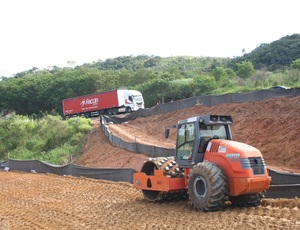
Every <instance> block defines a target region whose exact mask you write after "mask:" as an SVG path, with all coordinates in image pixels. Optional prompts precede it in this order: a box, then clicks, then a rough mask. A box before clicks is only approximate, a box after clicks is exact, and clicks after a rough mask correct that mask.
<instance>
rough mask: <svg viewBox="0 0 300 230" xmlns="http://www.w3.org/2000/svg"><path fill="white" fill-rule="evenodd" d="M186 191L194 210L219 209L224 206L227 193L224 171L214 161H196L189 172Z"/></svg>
mask: <svg viewBox="0 0 300 230" xmlns="http://www.w3.org/2000/svg"><path fill="white" fill-rule="evenodd" d="M188 193H189V197H190V200H191V202H192V204H193V206H194V208H195V209H196V210H198V211H199V210H201V211H217V210H220V209H221V208H223V207H224V206H225V202H226V200H227V194H228V184H227V180H226V176H225V173H224V172H223V170H222V169H221V168H219V167H218V166H217V165H216V164H214V163H211V162H201V163H198V164H197V165H195V166H194V167H193V169H192V170H191V173H190V174H189V179H188Z"/></svg>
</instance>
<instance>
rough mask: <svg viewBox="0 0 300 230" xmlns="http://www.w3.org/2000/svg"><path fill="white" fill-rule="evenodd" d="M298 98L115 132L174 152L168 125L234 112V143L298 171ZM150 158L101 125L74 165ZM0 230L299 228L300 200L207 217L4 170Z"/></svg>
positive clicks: (159, 119) (133, 194) (95, 184)
mask: <svg viewBox="0 0 300 230" xmlns="http://www.w3.org/2000/svg"><path fill="white" fill-rule="evenodd" d="M299 112H300V97H291V98H280V99H272V100H266V101H261V102H254V103H242V104H226V105H219V106H214V107H203V106H195V107H193V108H190V109H186V110H181V111H177V112H173V113H169V114H160V115H156V116H152V117H145V118H138V119H136V120H134V121H130V122H128V123H127V124H123V125H109V128H110V130H111V131H112V132H113V133H114V134H115V135H117V136H120V137H122V138H124V139H125V140H127V141H132V142H140V143H148V144H149V145H156V146H161V147H167V148H172V147H174V142H175V130H174V131H173V132H171V136H170V139H168V140H165V139H164V129H165V126H167V125H173V124H176V122H177V121H178V120H180V119H184V118H187V117H191V116H196V115H200V114H230V115H232V117H233V119H234V121H235V124H234V125H233V126H232V132H233V137H234V139H235V140H237V141H241V142H245V143H248V144H251V145H253V146H255V147H257V148H258V149H260V150H261V151H262V153H263V155H264V157H265V160H266V163H267V165H268V167H273V168H277V169H281V170H288V171H289V172H300V169H299V162H300V153H299V149H300V142H299V141H298V139H299V138H298V135H299V132H300V119H299V118H300V116H299V114H300V113H299ZM147 158H148V157H147V156H146V155H145V154H136V153H132V152H129V151H126V150H124V149H120V148H118V147H113V146H111V144H110V142H109V140H108V139H107V137H105V135H104V134H103V131H102V129H101V127H100V125H99V122H97V121H95V125H94V129H93V130H92V131H91V132H90V133H89V135H88V137H87V142H86V146H85V150H84V153H83V154H82V156H81V157H79V159H78V160H77V161H76V163H77V164H80V165H85V166H92V167H114V168H115V167H117V168H134V169H136V170H139V169H140V168H141V166H142V164H143V162H144V160H146V159H147ZM0 199H1V204H0V230H2V229H258V230H259V229H300V221H299V220H300V211H299V209H300V199H299V198H294V199H264V200H263V203H262V205H261V206H259V207H255V208H235V207H232V206H230V205H228V206H227V207H226V208H225V210H224V211H219V212H212V213H211V212H210V213H202V212H196V211H195V210H193V209H192V206H191V204H190V203H189V201H186V200H182V201H176V202H175V201H174V202H165V203H157V204H153V203H148V202H146V201H145V200H144V199H143V196H142V193H141V191H139V190H137V189H135V188H134V187H133V186H132V185H131V184H129V183H123V182H109V181H103V180H92V179H84V178H74V177H63V176H56V175H51V174H33V173H22V172H4V171H0Z"/></svg>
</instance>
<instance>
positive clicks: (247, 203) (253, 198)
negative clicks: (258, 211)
mask: <svg viewBox="0 0 300 230" xmlns="http://www.w3.org/2000/svg"><path fill="white" fill-rule="evenodd" d="M262 198H263V195H262V194H261V193H256V194H249V195H240V196H230V197H229V200H230V202H231V204H232V205H234V206H238V207H257V206H259V205H260V204H261V200H262Z"/></svg>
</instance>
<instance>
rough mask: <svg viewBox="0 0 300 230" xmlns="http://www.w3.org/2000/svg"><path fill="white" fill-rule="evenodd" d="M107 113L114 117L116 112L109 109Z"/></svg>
mask: <svg viewBox="0 0 300 230" xmlns="http://www.w3.org/2000/svg"><path fill="white" fill-rule="evenodd" d="M106 113H107V115H113V114H114V110H113V109H108V110H107V112H106Z"/></svg>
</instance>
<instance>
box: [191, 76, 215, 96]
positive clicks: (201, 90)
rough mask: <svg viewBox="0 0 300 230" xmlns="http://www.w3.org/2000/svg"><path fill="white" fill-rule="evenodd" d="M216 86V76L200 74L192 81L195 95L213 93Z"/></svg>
mask: <svg viewBox="0 0 300 230" xmlns="http://www.w3.org/2000/svg"><path fill="white" fill-rule="evenodd" d="M216 86H217V85H216V81H215V79H214V77H211V76H208V75H199V76H197V77H195V78H194V79H193V82H192V87H193V91H194V94H195V96H200V95H208V94H211V93H212V91H213V90H214V89H215V88H216Z"/></svg>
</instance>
